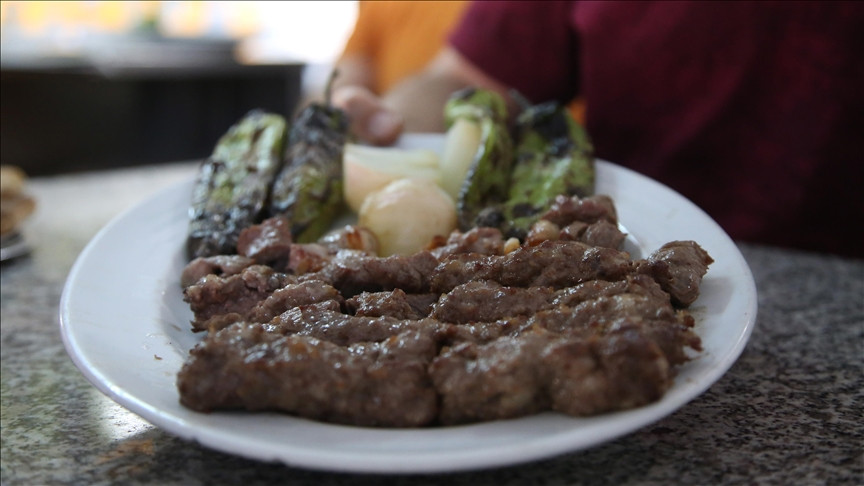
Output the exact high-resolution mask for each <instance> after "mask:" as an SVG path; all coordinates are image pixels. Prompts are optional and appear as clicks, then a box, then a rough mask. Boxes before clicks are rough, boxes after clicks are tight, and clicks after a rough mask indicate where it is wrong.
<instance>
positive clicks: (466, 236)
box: [431, 228, 504, 260]
mask: <svg viewBox="0 0 864 486" xmlns="http://www.w3.org/2000/svg"><path fill="white" fill-rule="evenodd" d="M431 251H432V253H433V254H434V255H435V257H436V258H438V259H439V260H440V259H441V258H444V257H445V256H448V255H455V254H457V253H479V254H481V255H500V254H502V253H503V252H504V236H503V235H502V234H501V231H500V230H499V229H498V228H474V229H471V230H469V231H466V232H465V233H462V232H460V231H458V230H457V231H454V232H453V233H452V234H451V235H450V237H449V238H448V239H447V241H446V242H445V243H444V244H443V245H442V246H439V247H437V248H433V249H432V250H431Z"/></svg>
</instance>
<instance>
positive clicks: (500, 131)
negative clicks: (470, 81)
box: [444, 88, 513, 231]
mask: <svg viewBox="0 0 864 486" xmlns="http://www.w3.org/2000/svg"><path fill="white" fill-rule="evenodd" d="M444 117H445V121H446V123H447V125H448V126H450V125H452V124H453V123H455V122H456V120H459V119H464V120H469V121H471V122H473V123H477V124H479V126H480V146H479V147H478V149H477V152H476V153H475V154H474V159H473V160H472V162H471V165H470V166H469V168H468V171H467V173H466V175H465V180H464V182H463V183H462V186H461V188H460V190H459V196H458V198H457V201H456V209H457V212H458V216H459V228H460V229H461V230H462V231H467V230H469V229H471V228H473V227H474V226H475V225H476V224H477V216H478V215H479V214H480V213H481V211H483V209H484V208H486V207H489V206H492V205H496V204H500V203H501V202H503V201H504V200H505V199H506V197H507V190H508V187H509V184H510V172H511V167H512V165H513V142H512V139H511V137H510V133H509V131H508V129H507V105H506V103H505V101H504V98H503V97H501V96H500V95H499V94H497V93H495V92H493V91H488V90H483V89H477V88H466V89H463V90H461V91H457V92H456V93H454V94H453V95H452V96H451V97H450V99H449V100H448V101H447V104H446V105H445V107H444Z"/></svg>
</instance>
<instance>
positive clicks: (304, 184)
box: [269, 72, 348, 243]
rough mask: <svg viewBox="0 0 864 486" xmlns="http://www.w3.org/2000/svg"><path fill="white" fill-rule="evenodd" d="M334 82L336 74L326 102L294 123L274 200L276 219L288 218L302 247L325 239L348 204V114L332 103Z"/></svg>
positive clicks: (311, 107) (271, 210)
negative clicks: (345, 191)
mask: <svg viewBox="0 0 864 486" xmlns="http://www.w3.org/2000/svg"><path fill="white" fill-rule="evenodd" d="M334 75H335V72H334ZM332 82H333V76H331V78H330V81H329V82H328V87H327V90H326V94H325V102H324V103H313V104H310V105H309V106H308V107H306V108H305V109H303V111H301V112H300V114H299V115H298V116H297V118H296V119H295V120H294V124H293V126H292V128H291V134H290V137H289V141H288V152H287V155H286V160H285V166H284V167H283V168H282V170H281V171H280V173H279V174H278V175H277V177H276V181H275V183H274V184H273V189H272V192H271V196H270V205H269V213H270V215H271V216H284V217H286V218H287V219H288V220H289V221H290V222H291V234H292V237H293V238H294V239H295V240H296V241H298V242H301V243H308V242H313V241H315V240H317V239H318V238H319V237H320V236H321V235H323V234H324V233H325V232H326V231H327V230H328V229H329V228H330V226H331V224H332V223H333V221H334V219H335V218H336V217H337V216H338V215H339V214H340V213H341V212H342V210H343V206H344V203H343V194H342V185H343V181H342V152H343V150H344V147H345V143H346V142H347V139H348V116H347V115H346V113H345V112H344V111H342V110H341V109H339V108H335V107H333V106H332V105H331V104H330V86H331V85H332Z"/></svg>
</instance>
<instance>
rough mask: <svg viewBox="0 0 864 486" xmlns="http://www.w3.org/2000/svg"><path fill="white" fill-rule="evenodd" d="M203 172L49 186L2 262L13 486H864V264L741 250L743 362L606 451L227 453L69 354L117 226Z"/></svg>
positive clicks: (5, 415) (163, 169)
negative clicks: (419, 458)
mask: <svg viewBox="0 0 864 486" xmlns="http://www.w3.org/2000/svg"><path fill="white" fill-rule="evenodd" d="M194 169H195V166H194V165H193V164H188V163H184V164H173V165H165V166H159V167H149V168H135V169H124V170H117V171H108V172H102V173H86V174H77V175H67V176H60V177H53V178H41V179H34V180H32V181H31V183H30V192H31V193H32V194H33V195H34V196H35V197H36V198H37V200H38V201H39V210H38V212H37V213H36V214H35V216H34V217H33V218H32V219H31V220H30V221H28V223H27V226H26V228H25V230H26V237H27V239H28V241H29V242H30V243H31V245H32V251H31V253H30V254H29V256H26V257H23V258H20V259H17V260H13V261H10V262H6V263H4V264H3V266H2V316H0V322H2V419H0V420H2V459H0V461H2V478H0V481H2V484H3V485H10V486H11V485H67V484H68V485H72V484H78V485H100V484H124V485H136V484H154V485H172V484H176V485H214V484H232V485H233V484H242V485H244V486H254V485H270V484H290V485H310V486H311V485H315V486H325V485H335V484H340V485H343V484H376V485H378V484H380V485H409V484H410V485H437V484H449V485H451V486H461V485H465V486H468V485H471V486H477V485H479V486H483V485H489V486H504V485H528V484H556V485H558V484H588V485H603V484H610V485H611V484H615V485H620V484H658V485H660V484H664V485H665V484H712V485H714V484H742V483H743V484H778V485H787V484H827V485H840V484H849V485H860V484H864V261H860V260H850V259H843V258H838V257H834V256H828V255H818V254H810V253H802V252H795V251H787V250H781V249H777V248H767V247H759V246H751V245H741V251H742V252H743V254H744V256H745V257H746V259H747V261H748V263H749V265H750V268H751V269H752V271H753V274H754V276H755V279H756V286H757V288H758V292H759V315H758V320H757V325H756V329H755V331H754V333H753V335H752V338H751V340H750V343H749V344H748V346H747V348H746V349H745V351H744V353H743V355H742V356H741V357H740V359H739V360H738V362H737V363H736V364H735V365H734V366H733V367H732V369H731V370H730V371H729V372H728V373H727V374H726V375H725V376H724V377H723V378H722V379H721V380H720V381H719V382H717V383H716V384H715V385H714V386H713V387H711V388H710V389H709V390H708V391H707V392H706V393H704V394H703V395H702V396H700V397H699V398H697V399H696V400H694V401H693V402H691V403H689V404H688V405H686V406H684V407H683V408H682V409H680V410H679V411H678V412H676V413H674V414H672V415H671V416H669V417H667V418H665V419H663V420H661V421H659V422H657V423H655V424H653V425H650V426H648V427H645V428H644V429H642V430H639V431H637V432H635V433H633V434H630V435H628V436H625V437H622V438H620V439H617V440H614V441H612V442H609V443H606V444H604V445H602V446H599V447H596V448H593V449H590V450H586V451H581V452H576V453H572V454H568V455H564V456H560V457H557V458H552V459H548V460H545V461H540V462H535V463H529V464H525V465H521V466H514V467H509V468H503V469H494V470H486V471H477V472H470V473H459V474H449V475H422V476H419V475H418V476H373V475H346V474H328V473H322V472H315V471H307V470H302V469H294V468H289V467H285V466H281V465H274V464H264V463H258V462H255V461H250V460H246V459H242V458H239V457H234V456H230V455H226V454H223V453H219V452H214V451H211V450H208V449H205V448H202V447H200V446H198V445H196V444H192V443H188V442H185V441H183V440H181V439H178V438H176V437H174V436H171V435H169V434H167V433H165V432H163V431H162V430H160V429H158V428H156V427H154V426H153V425H151V424H149V423H147V422H145V421H143V420H141V419H140V418H138V417H137V416H135V415H134V414H132V413H130V412H127V411H126V410H125V409H123V408H122V407H120V406H118V405H116V404H115V403H114V402H112V401H111V400H110V399H108V398H106V397H105V396H103V395H102V394H101V393H100V392H99V391H98V390H97V389H96V388H95V387H93V386H92V385H91V384H90V383H89V382H87V380H85V378H84V377H83V376H82V375H81V373H80V372H79V371H78V370H77V369H76V368H75V366H74V365H73V364H72V361H71V360H70V359H69V357H68V356H67V354H66V351H65V349H64V348H63V344H62V341H61V338H60V333H59V327H58V317H57V315H58V303H59V299H60V293H61V291H62V287H63V284H64V282H65V279H66V275H67V273H68V271H69V269H70V268H71V266H72V263H73V262H74V260H75V258H76V257H77V255H78V253H79V252H80V251H81V250H82V249H83V248H84V246H85V245H86V243H87V242H88V241H89V239H90V238H91V237H92V236H93V235H94V234H95V233H96V232H97V231H98V230H99V228H101V227H102V225H104V224H105V223H106V222H107V221H108V220H109V219H110V218H111V217H113V216H114V215H115V214H117V213H119V212H120V211H122V210H123V209H125V208H127V207H129V206H130V205H132V204H134V203H136V202H138V201H139V200H141V199H143V198H145V197H147V196H148V195H150V194H151V193H152V192H154V191H155V190H157V189H159V188H161V187H163V186H166V185H168V184H171V183H174V182H176V181H179V180H181V179H184V178H187V177H191V175H192V174H193V173H194Z"/></svg>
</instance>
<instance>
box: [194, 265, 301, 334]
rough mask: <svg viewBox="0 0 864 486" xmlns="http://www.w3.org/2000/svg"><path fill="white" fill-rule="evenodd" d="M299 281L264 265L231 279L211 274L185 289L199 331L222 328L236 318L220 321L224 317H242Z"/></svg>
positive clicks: (195, 326) (254, 267) (256, 266)
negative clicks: (271, 296)
mask: <svg viewBox="0 0 864 486" xmlns="http://www.w3.org/2000/svg"><path fill="white" fill-rule="evenodd" d="M295 279H296V277H294V276H293V275H287V274H284V273H280V272H276V271H275V270H273V269H272V268H270V267H267V266H263V265H252V266H251V267H247V268H245V269H243V271H242V272H240V273H238V274H236V275H231V276H229V277H218V276H216V275H207V276H206V277H203V278H201V279H200V280H198V282H197V283H195V284H194V285H190V286H189V287H186V288H185V289H183V300H185V301H186V302H187V303H189V307H190V308H191V309H192V312H193V314H194V316H195V319H194V320H193V321H192V328H193V329H194V330H195V331H203V330H205V329H208V328H210V327H215V328H216V329H221V328H222V327H224V325H225V324H229V323H230V322H231V321H233V320H236V319H234V318H231V319H227V320H226V319H224V318H222V319H220V316H223V315H233V314H236V315H239V316H241V318H242V316H245V315H246V314H247V313H248V312H250V311H251V310H252V309H254V308H255V306H257V305H258V303H259V302H261V301H262V300H264V299H266V298H267V297H268V296H270V294H272V293H273V292H274V291H276V290H277V289H281V288H283V287H285V286H286V285H288V284H290V283H293V282H294V281H295Z"/></svg>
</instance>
